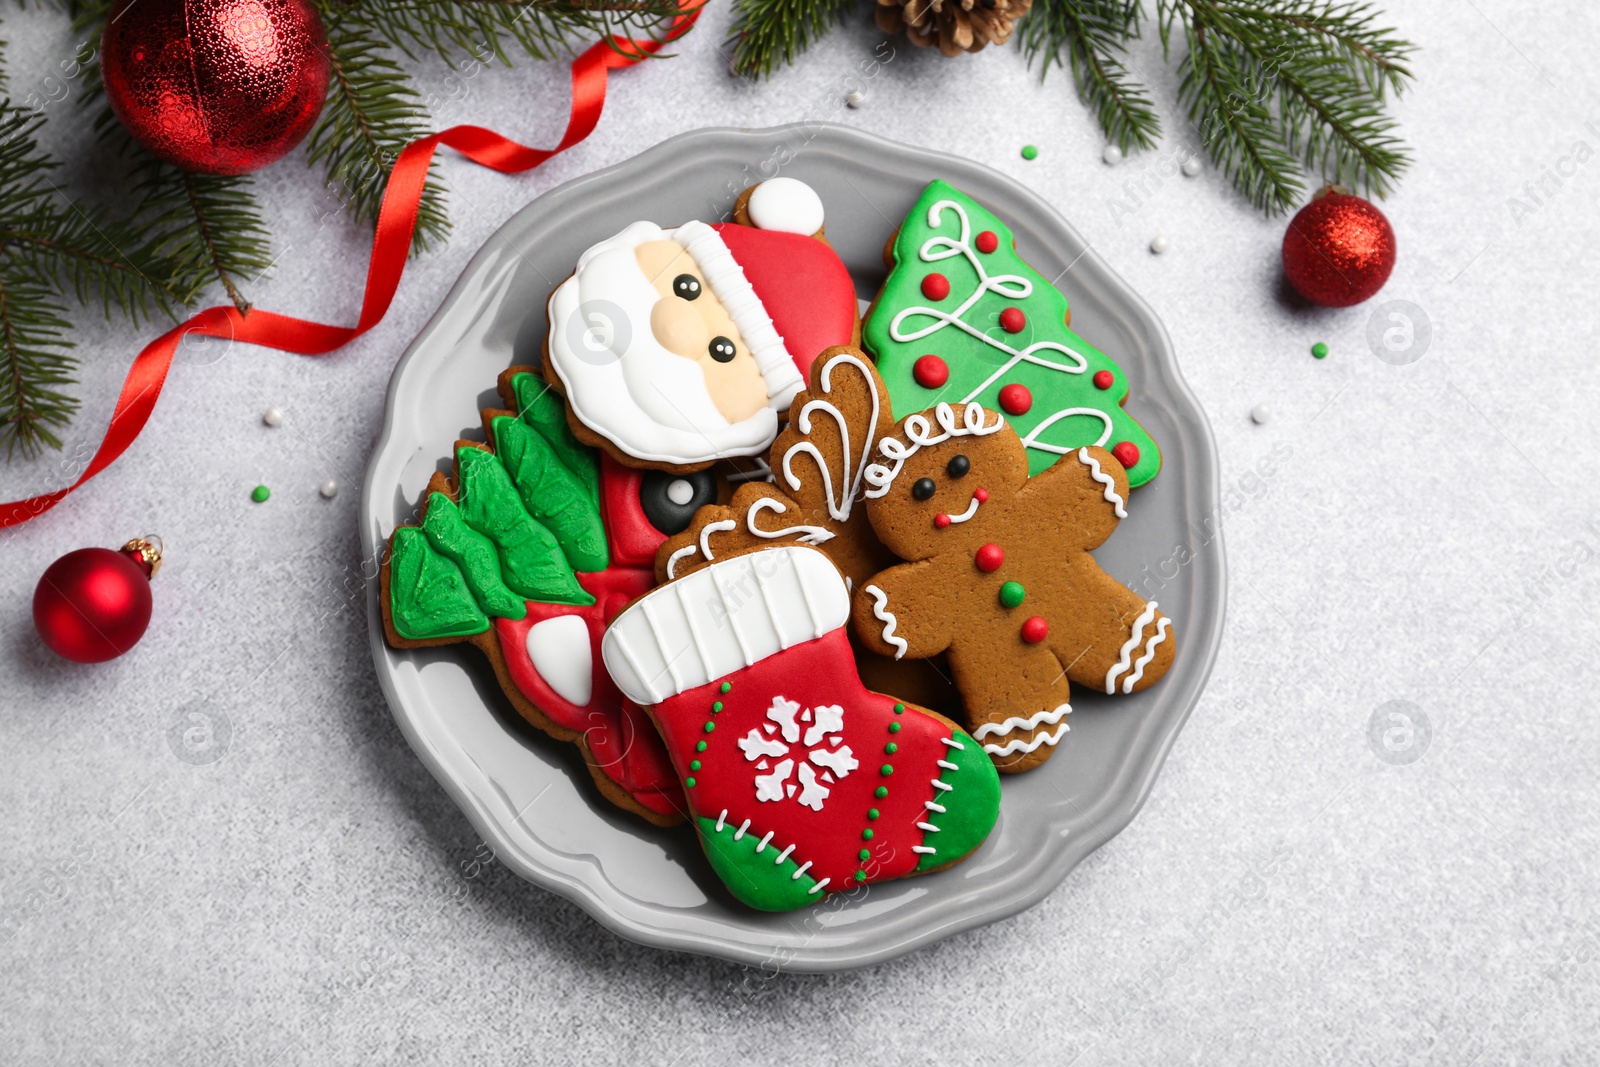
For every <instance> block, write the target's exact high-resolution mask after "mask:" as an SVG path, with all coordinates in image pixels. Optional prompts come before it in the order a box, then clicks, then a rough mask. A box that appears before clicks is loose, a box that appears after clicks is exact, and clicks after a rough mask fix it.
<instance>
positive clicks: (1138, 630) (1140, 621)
mask: <svg viewBox="0 0 1600 1067" xmlns="http://www.w3.org/2000/svg"><path fill="white" fill-rule="evenodd" d="M1155 617H1156V602H1155V601H1154V600H1152V601H1150V603H1148V604H1146V605H1145V606H1144V610H1143V611H1141V612H1140V613H1139V617H1138V618H1137V619H1135V620H1133V633H1132V635H1131V636H1129V638H1128V639H1127V640H1126V641H1124V642H1123V643H1122V652H1121V654H1120V655H1119V656H1118V657H1117V662H1116V663H1114V664H1112V665H1111V669H1110V670H1109V671H1106V692H1107V693H1108V694H1111V693H1115V692H1116V691H1117V675H1119V674H1121V673H1122V672H1123V671H1125V670H1127V669H1128V667H1129V666H1130V665H1131V664H1132V663H1133V650H1134V649H1136V648H1138V647H1139V641H1140V640H1141V639H1142V638H1143V637H1144V628H1145V627H1146V626H1148V625H1150V622H1151V620H1153V619H1154V618H1155ZM1161 635H1162V636H1165V635H1166V631H1165V630H1164V629H1163V630H1162V631H1161ZM1160 643H1161V638H1160V637H1158V638H1156V640H1155V642H1154V643H1152V645H1151V648H1152V649H1153V648H1154V647H1155V645H1157V644H1160ZM1146 658H1147V659H1148V657H1146ZM1143 673H1144V665H1143V663H1141V664H1140V667H1139V674H1141V675H1142V674H1143ZM1136 680H1137V676H1134V677H1133V678H1131V679H1130V682H1131V681H1136ZM1132 691H1133V690H1132V686H1131V684H1130V686H1129V688H1127V689H1124V690H1123V692H1124V693H1129V692H1132Z"/></svg>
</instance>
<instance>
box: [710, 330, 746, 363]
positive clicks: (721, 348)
mask: <svg viewBox="0 0 1600 1067" xmlns="http://www.w3.org/2000/svg"><path fill="white" fill-rule="evenodd" d="M706 349H707V350H708V351H710V353H711V358H712V359H714V360H716V361H717V362H718V363H729V362H731V361H732V360H733V357H734V355H735V354H736V353H737V352H738V349H736V348H734V347H733V342H732V341H730V340H728V339H727V338H726V337H723V336H721V335H718V336H716V337H713V338H712V339H711V343H710V344H709V345H707V346H706Z"/></svg>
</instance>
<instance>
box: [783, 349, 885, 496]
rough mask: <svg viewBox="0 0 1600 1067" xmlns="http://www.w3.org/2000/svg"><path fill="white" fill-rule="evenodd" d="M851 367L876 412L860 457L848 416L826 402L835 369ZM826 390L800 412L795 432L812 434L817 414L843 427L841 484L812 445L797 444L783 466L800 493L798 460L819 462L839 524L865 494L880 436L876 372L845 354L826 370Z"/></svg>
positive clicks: (823, 378)
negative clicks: (802, 457)
mask: <svg viewBox="0 0 1600 1067" xmlns="http://www.w3.org/2000/svg"><path fill="white" fill-rule="evenodd" d="M841 366H844V367H851V368H853V369H854V370H855V371H856V372H857V373H858V374H860V375H861V377H862V379H863V380H864V381H865V382H866V386H867V391H868V392H869V393H870V394H871V395H872V411H871V414H869V415H868V417H867V425H866V426H865V427H863V428H862V433H861V447H860V450H859V453H858V452H857V450H856V449H855V448H854V447H853V446H852V444H851V441H850V424H849V422H848V421H847V420H846V419H845V417H844V413H843V412H842V411H840V410H839V409H838V408H837V407H835V406H834V404H833V403H832V402H831V401H829V400H827V399H825V398H826V397H827V396H828V395H829V394H831V393H832V392H833V371H834V368H835V367H841ZM818 385H820V386H821V387H822V396H820V397H817V398H815V399H812V400H808V401H807V402H806V403H805V404H804V405H802V406H801V408H800V413H799V415H798V416H796V418H795V428H796V429H797V430H799V431H800V432H801V433H805V434H809V433H810V432H811V416H812V413H813V412H821V413H822V414H824V415H826V416H828V417H829V418H831V419H832V420H833V421H834V423H835V424H837V425H838V427H839V443H840V449H839V452H840V462H841V464H842V469H841V471H840V479H839V484H838V485H837V486H835V485H834V484H833V474H832V472H831V471H830V470H829V468H828V464H827V462H826V460H824V459H823V457H822V450H821V449H819V448H818V447H817V446H816V444H815V443H813V442H811V441H797V442H795V444H794V445H792V446H790V448H789V450H788V451H787V452H785V453H784V454H783V460H782V462H781V466H782V468H783V476H784V480H785V481H786V482H788V484H789V488H790V489H799V488H800V487H801V484H802V483H801V481H800V478H799V476H798V475H796V474H795V473H794V459H795V456H797V455H809V456H811V458H812V459H814V460H815V461H816V464H817V469H818V471H819V472H820V473H821V475H822V487H823V493H824V495H825V496H826V497H827V500H828V514H829V515H831V516H833V518H834V519H835V520H837V521H839V522H844V521H845V520H847V519H849V518H850V507H851V505H852V504H853V503H854V502H855V500H856V497H858V496H859V495H860V493H861V479H862V477H863V475H864V474H865V473H866V469H867V463H868V460H869V459H870V458H871V456H872V442H873V440H874V439H875V438H876V437H877V436H878V416H879V410H878V389H877V383H876V382H875V381H874V379H873V372H872V370H871V369H870V368H868V366H867V365H866V364H865V363H864V362H862V361H861V359H860V358H859V357H857V356H853V355H850V354H848V353H841V354H839V355H837V356H835V357H833V358H832V359H831V360H829V361H828V363H827V365H825V366H824V367H823V368H822V376H821V379H820V380H819V381H818Z"/></svg>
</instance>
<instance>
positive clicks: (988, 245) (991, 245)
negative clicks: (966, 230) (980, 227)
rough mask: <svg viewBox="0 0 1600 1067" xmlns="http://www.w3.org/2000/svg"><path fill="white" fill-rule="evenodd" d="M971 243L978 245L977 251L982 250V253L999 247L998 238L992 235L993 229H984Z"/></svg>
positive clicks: (985, 253)
mask: <svg viewBox="0 0 1600 1067" xmlns="http://www.w3.org/2000/svg"><path fill="white" fill-rule="evenodd" d="M973 243H974V244H976V245H977V246H978V251H980V252H982V253H983V254H984V255H988V254H989V253H990V252H993V251H994V250H995V249H997V248H999V247H1000V238H998V237H996V236H995V235H994V231H993V230H984V231H983V232H982V233H980V234H978V236H977V239H976V240H975V241H974V242H973Z"/></svg>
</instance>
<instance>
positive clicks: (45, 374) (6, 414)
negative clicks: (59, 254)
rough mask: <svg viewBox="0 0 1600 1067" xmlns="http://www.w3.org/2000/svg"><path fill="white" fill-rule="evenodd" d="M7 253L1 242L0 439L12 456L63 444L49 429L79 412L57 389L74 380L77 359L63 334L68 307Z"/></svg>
mask: <svg viewBox="0 0 1600 1067" xmlns="http://www.w3.org/2000/svg"><path fill="white" fill-rule="evenodd" d="M5 252H6V249H5V248H4V246H0V442H3V443H4V444H5V449H6V458H7V459H10V458H11V457H12V456H13V455H14V454H15V453H16V452H18V451H20V452H21V453H22V454H23V455H24V456H34V455H37V454H38V452H39V450H40V448H41V446H44V445H49V446H50V447H51V448H60V447H61V438H60V437H58V436H56V434H55V432H54V430H53V429H52V427H65V426H66V425H67V424H68V423H70V422H71V421H72V416H73V415H75V414H77V411H78V401H77V400H76V399H74V398H73V397H72V396H70V395H68V394H67V393H66V392H64V391H62V389H61V388H60V387H61V386H65V385H71V384H73V382H74V381H75V380H76V379H74V378H73V377H72V372H73V370H74V369H75V368H76V367H77V362H78V361H77V360H76V359H75V358H74V357H73V356H72V354H71V353H72V347H73V345H72V342H71V341H69V340H67V337H66V333H67V330H69V329H71V326H72V324H71V323H70V322H69V321H68V320H67V309H66V308H65V307H63V306H62V305H61V303H60V302H59V301H58V300H57V299H55V297H54V294H53V293H51V291H50V289H49V288H48V287H47V286H45V285H41V284H40V283H39V282H38V281H37V280H35V278H34V277H33V276H32V275H31V274H29V273H28V272H27V271H26V270H19V269H18V268H17V266H16V265H15V264H13V263H11V262H9V261H8V260H7V259H6V257H5Z"/></svg>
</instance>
